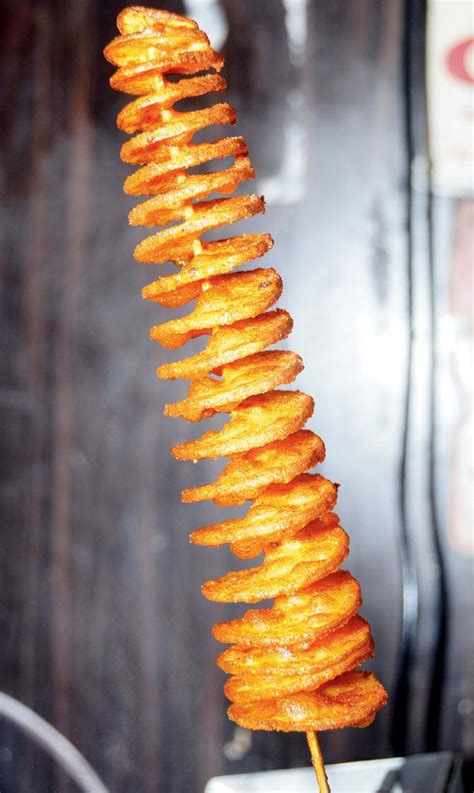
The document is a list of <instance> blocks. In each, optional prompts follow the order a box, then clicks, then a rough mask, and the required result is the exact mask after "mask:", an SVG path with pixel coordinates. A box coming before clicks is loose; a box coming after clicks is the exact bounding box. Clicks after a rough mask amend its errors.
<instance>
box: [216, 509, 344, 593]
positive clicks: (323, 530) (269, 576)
mask: <svg viewBox="0 0 474 793" xmlns="http://www.w3.org/2000/svg"><path fill="white" fill-rule="evenodd" d="M348 553H349V537H348V536H347V534H346V532H345V531H344V529H342V528H341V527H340V526H329V527H327V526H325V525H324V523H321V522H320V521H314V522H313V523H310V524H309V525H308V526H306V527H305V528H304V529H303V530H302V531H300V532H298V534H296V535H295V536H294V537H292V538H290V539H288V540H282V542H281V543H278V544H277V545H272V546H270V547H268V548H267V549H266V550H265V560H264V562H263V564H261V565H260V567H253V568H250V569H248V570H238V571H236V572H231V573H226V575H224V576H222V578H217V579H215V580H214V581H207V583H205V584H203V586H202V587H201V591H202V594H203V595H204V597H206V598H207V599H208V600H215V601H218V602H222V603H258V601H259V600H265V599H267V598H273V597H277V596H278V595H283V594H285V595H287V594H290V593H292V592H297V591H298V590H299V589H303V588H304V587H306V586H309V585H310V584H312V583H313V582H314V581H319V580H320V579H321V578H324V577H325V576H327V575H329V574H330V573H334V572H335V571H336V570H337V569H338V568H339V566H340V565H341V563H342V562H343V561H344V559H345V558H346V556H347V554H348Z"/></svg>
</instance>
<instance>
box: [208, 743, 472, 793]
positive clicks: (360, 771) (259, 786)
mask: <svg viewBox="0 0 474 793" xmlns="http://www.w3.org/2000/svg"><path fill="white" fill-rule="evenodd" d="M461 766H462V760H461V758H460V757H459V755H456V754H453V753H452V752H435V753H433V754H418V755H411V756H410V757H391V758H388V759H387V760H369V761H365V762H362V763H342V764H340V765H329V766H326V771H327V775H328V781H329V784H330V786H331V793H403V792H404V791H405V793H409V791H410V793H434V791H436V793H462V790H463V787H462V781H461ZM316 790H317V783H316V777H315V775H314V771H313V769H312V768H293V769H291V770H290V771H266V772H265V773H262V774H239V775H238V776H225V777H224V776H221V777H216V778H215V779H211V781H210V782H208V784H207V786H206V790H205V791H204V793H316Z"/></svg>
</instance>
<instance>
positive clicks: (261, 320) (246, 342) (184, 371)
mask: <svg viewBox="0 0 474 793" xmlns="http://www.w3.org/2000/svg"><path fill="white" fill-rule="evenodd" d="M292 326H293V321H292V319H291V317H290V315H289V314H288V313H287V312H286V311H282V310H281V309H276V311H269V312H268V313H266V314H260V316H259V317H255V319H244V320H241V321H240V322H236V323H235V324H234V325H230V326H229V327H225V326H224V327H221V328H218V329H217V330H216V331H215V332H214V333H213V334H212V335H211V337H210V339H209V342H208V344H207V347H206V349H205V350H203V351H202V352H200V353H198V354H197V355H194V356H193V357H192V358H186V359H185V360H183V361H175V362H174V363H167V364H164V365H163V366H160V367H159V368H158V369H157V375H158V377H161V378H163V379H164V380H175V379H176V378H178V377H184V378H185V379H187V380H195V379H196V378H199V377H202V376H203V375H206V374H209V372H213V371H215V370H216V369H219V368H220V367H221V366H225V365H226V364H228V363H232V362H233V361H237V360H239V359H240V358H244V357H247V356H249V355H252V354H253V353H255V352H260V351H261V350H263V349H265V347H268V346H269V345H270V344H275V342H277V341H281V339H284V338H285V337H286V336H288V334H289V333H290V332H291V328H292Z"/></svg>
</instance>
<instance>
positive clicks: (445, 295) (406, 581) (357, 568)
mask: <svg viewBox="0 0 474 793" xmlns="http://www.w3.org/2000/svg"><path fill="white" fill-rule="evenodd" d="M1 5H2V10H3V12H4V13H3V14H2V16H3V22H2V38H3V42H2V48H1V50H0V63H1V70H2V71H1V76H2V105H1V110H2V124H1V131H0V134H1V153H2V159H3V168H2V192H3V209H2V233H3V238H2V245H1V267H2V280H1V297H2V309H3V310H2V321H1V332H2V347H3V348H4V352H3V355H2V362H1V374H2V388H1V391H0V395H1V403H2V419H3V422H2V423H3V424H4V429H3V432H2V435H1V458H0V464H1V468H2V484H1V496H2V521H1V525H2V533H1V555H0V596H1V600H0V637H1V639H0V642H1V652H0V688H1V689H3V690H4V691H6V692H7V693H9V694H11V695H12V696H14V697H16V698H18V699H19V700H21V701H22V702H24V703H25V704H27V705H29V706H31V707H32V708H33V709H34V710H36V711H37V712H38V713H39V714H41V715H42V716H43V717H44V718H46V719H47V720H48V721H50V722H52V723H53V724H54V725H55V726H56V727H57V728H58V729H59V730H60V731H61V732H62V733H63V734H64V735H66V736H67V737H68V738H69V739H70V740H71V741H72V742H73V744H74V745H75V746H76V747H77V748H78V749H79V750H80V751H81V752H82V753H83V754H84V755H85V757H86V758H87V759H88V760H89V762H90V763H91V764H92V765H93V766H94V768H95V769H96V771H97V772H98V773H99V775H100V776H101V778H102V779H103V780H104V782H105V783H106V784H107V786H108V787H109V788H110V790H111V791H114V793H139V792H140V793H141V791H143V792H144V793H157V791H159V792H160V793H185V792H186V793H202V790H203V787H204V784H205V782H206V780H207V779H208V778H209V777H211V776H213V775H215V774H220V773H237V772H241V771H251V770H264V769H270V768H279V767H287V766H300V765H306V764H307V763H308V753H307V749H306V745H305V741H304V738H303V737H302V736H300V735H297V734H293V735H279V734H276V733H267V734H266V733H254V734H252V735H250V734H246V733H243V731H241V730H238V729H237V730H236V729H235V725H233V724H231V723H230V722H228V721H227V719H226V715H225V707H226V703H225V699H224V695H223V693H222V683H223V677H224V676H223V675H222V674H221V672H220V671H219V670H218V669H217V668H216V666H215V664H214V659H215V656H216V654H217V652H218V650H219V648H218V645H217V643H216V642H214V640H213V639H212V638H211V636H210V628H211V625H212V624H213V623H214V622H215V621H218V620H221V619H223V618H226V617H228V616H230V614H231V613H236V609H235V608H234V607H230V606H229V607H227V606H217V605H215V604H210V603H208V602H206V601H204V600H203V599H202V598H201V596H200V593H199V586H200V583H201V582H202V581H203V580H206V579H207V578H209V577H215V576H217V575H221V574H222V573H223V572H224V571H225V570H226V569H228V568H229V567H231V566H232V565H234V566H235V564H236V562H235V560H232V558H231V556H230V554H229V552H228V551H226V550H219V551H209V550H207V551H206V550H203V549H198V548H192V547H191V546H190V545H189V543H188V540H187V534H188V531H189V530H190V529H192V528H195V527H197V526H200V525H203V524H205V523H211V522H213V521H215V520H218V519H219V515H222V514H223V513H222V511H221V510H218V509H217V508H214V507H212V506H209V505H207V504H205V505H203V506H201V505H198V506H194V507H189V506H184V505H181V504H180V502H179V491H180V489H182V488H183V487H185V486H188V487H189V486H191V485H192V484H193V483H195V484H197V483H200V482H204V481H206V479H207V478H208V477H209V476H211V475H212V472H213V471H212V470H211V469H214V468H215V466H212V465H211V464H209V465H208V466H207V468H208V470H207V471H206V463H201V464H200V465H199V466H194V467H193V466H192V465H190V464H188V465H186V464H183V463H176V462H174V461H173V459H172V458H171V457H170V456H169V452H168V450H169V447H170V446H171V445H172V444H175V443H177V442H179V441H181V442H182V441H184V440H185V439H186V438H188V437H191V436H192V434H196V431H197V430H196V428H195V427H194V428H193V427H192V426H186V425H185V424H184V423H183V422H178V421H174V422H173V421H170V420H167V419H164V418H163V417H162V406H163V404H164V403H165V402H171V401H175V400H176V399H177V398H178V397H179V395H181V394H183V393H184V390H185V384H184V383H179V382H178V383H176V384H173V383H162V382H158V381H156V380H155V377H154V369H155V367H156V365H157V364H158V363H159V362H162V361H164V360H165V359H166V358H168V359H171V358H172V357H174V354H168V353H166V352H164V351H163V350H161V349H160V348H158V347H157V346H156V345H154V344H153V343H152V342H149V341H147V334H148V328H149V326H150V325H151V324H153V323H156V321H157V320H159V319H163V318H164V316H165V314H166V313H167V312H165V310H164V309H161V308H160V307H158V306H155V305H153V304H146V303H142V302H141V301H140V296H139V293H140V288H141V287H142V286H143V285H144V284H145V283H147V282H148V281H149V280H152V279H153V278H156V277H157V269H156V268H155V267H149V268H148V269H147V267H146V266H145V267H143V266H138V265H136V264H135V263H134V262H133V260H132V256H131V251H132V248H133V247H134V245H135V244H136V242H137V241H138V240H139V239H141V238H142V236H143V231H142V230H137V229H130V228H129V227H128V225H127V212H128V210H129V208H130V206H131V204H132V203H133V202H132V201H131V200H130V199H129V198H127V197H126V196H124V195H123V193H122V182H123V179H124V177H125V176H126V175H127V173H129V172H130V168H129V167H127V166H125V165H123V164H122V163H121V162H120V160H119V147H120V145H121V142H122V140H123V136H122V135H121V134H120V133H119V132H118V131H117V130H116V127H115V117H116V114H117V112H118V110H119V109H120V108H121V107H122V106H123V104H124V103H125V101H126V99H125V97H123V95H118V94H116V93H114V92H113V91H112V90H111V89H110V88H109V85H108V78H109V76H110V74H111V73H112V69H111V67H110V65H109V64H107V63H106V62H105V61H104V59H103V56H102V48H103V46H104V45H105V44H106V43H107V42H108V41H109V40H110V39H111V38H112V37H113V36H114V35H116V29H115V17H116V14H117V12H118V11H119V10H120V9H121V8H122V7H123V5H124V4H123V3H120V2H115V0H76V2H65V1H64V0H63V2H60V0H57V1H56V2H54V0H36V1H35V0H31V2H30V1H29V0H21V1H20V0H16V1H13V0H3V2H2V3H1ZM160 5H161V7H164V8H167V9H170V10H175V11H179V12H183V11H184V12H185V13H188V14H189V15H190V16H196V13H197V12H199V16H198V21H199V22H200V23H201V25H202V26H203V27H205V28H206V20H208V21H209V26H210V27H208V28H206V29H207V30H208V32H209V33H210V34H211V39H212V35H215V36H216V38H217V41H216V46H220V45H221V42H220V40H219V36H220V33H219V30H220V28H221V32H222V34H223V37H224V44H223V51H224V54H225V55H226V67H225V76H226V77H227V79H228V82H229V87H230V90H229V92H228V100H229V101H230V102H231V103H233V104H235V106H236V107H237V109H238V111H239V124H238V130H239V132H240V133H242V134H244V135H245V137H246V138H247V141H248V145H249V149H250V153H251V156H252V159H253V162H254V165H255V168H256V171H257V174H258V179H257V183H256V187H255V188H252V189H255V191H256V192H257V193H260V192H262V193H264V194H265V195H266V196H267V199H268V207H267V214H266V215H265V217H264V218H263V219H257V220H254V221H252V223H251V224H247V225H246V226H245V230H250V226H251V228H252V230H260V229H262V230H263V229H264V230H268V231H270V232H271V234H272V235H273V236H274V238H275V241H276V246H275V248H274V250H273V251H272V253H271V254H270V255H269V256H268V257H267V259H266V262H267V264H272V265H275V266H276V267H277V268H278V269H279V271H280V273H281V275H282V277H283V280H284V283H285V287H286V289H285V293H284V299H283V301H282V305H283V306H284V307H286V308H288V309H289V310H290V312H291V314H292V315H293V317H294V319H295V330H294V332H293V334H292V337H291V339H290V346H291V348H292V349H294V350H295V351H297V352H299V353H300V354H302V355H303V357H304V360H305V364H306V369H305V372H304V373H303V375H302V376H301V377H300V379H299V380H298V385H299V387H300V388H303V389H304V390H307V391H309V392H310V393H312V394H313V395H314V396H315V398H316V411H315V415H314V417H313V419H312V421H311V423H310V426H311V427H312V428H314V429H315V430H316V431H317V432H318V433H319V434H320V435H321V436H322V437H323V438H324V439H325V441H326V445H327V448H328V455H327V461H326V463H325V465H324V467H323V471H324V472H326V473H327V475H328V476H330V477H331V478H333V479H334V480H335V481H338V482H341V483H342V487H341V489H340V499H339V504H338V513H339V514H340V515H341V517H342V519H343V525H344V526H345V528H346V529H347V530H348V532H349V533H350V535H351V539H352V551H351V557H350V559H349V562H348V567H349V568H350V570H351V572H352V573H353V574H354V575H355V576H356V577H357V578H358V579H359V580H360V582H361V585H362V588H363V593H364V607H363V612H362V613H363V615H364V616H365V617H366V618H367V619H368V620H369V621H370V622H371V625H372V629H373V633H374V637H375V641H376V647H377V655H376V658H375V660H374V661H373V662H372V663H371V664H370V667H371V668H373V669H375V670H376V671H377V674H378V675H379V676H380V678H381V679H382V681H383V682H384V684H385V685H386V687H387V688H388V690H389V692H390V694H391V702H390V705H389V706H388V707H387V708H386V709H385V710H384V711H383V712H382V713H381V714H380V715H379V716H378V717H377V719H376V721H375V723H374V724H373V726H371V727H370V728H368V729H366V730H359V731H358V730H345V731H340V732H337V733H326V734H323V736H322V744H323V750H324V753H325V758H326V760H327V761H328V762H338V761H345V760H356V759H362V758H375V757H384V756H388V755H392V754H395V753H411V752H418V751H426V750H434V749H436V748H443V749H455V750H457V751H462V752H464V753H465V755H466V756H469V755H470V753H471V752H472V750H473V730H474V728H473V725H472V718H471V719H470V718H469V717H470V716H471V714H472V710H473V708H474V704H473V700H472V692H471V694H469V688H468V681H469V677H468V672H469V670H468V668H467V664H468V642H469V641H470V639H469V636H470V634H471V633H472V622H471V623H470V622H469V620H470V617H469V614H470V608H471V595H472V578H471V577H470V574H469V573H470V568H469V562H468V560H467V558H466V557H465V556H463V554H462V553H461V550H460V549H459V548H458V547H457V546H456V542H455V538H453V537H452V536H451V535H450V531H449V525H450V522H449V521H450V517H449V515H450V512H449V510H450V507H449V505H450V504H451V502H452V498H453V496H452V493H453V492H454V491H455V484H456V483H455V482H454V483H453V478H452V475H451V463H452V459H453V454H454V451H453V448H452V440H451V439H452V436H453V432H454V430H455V429H456V426H457V425H458V424H459V421H460V419H459V414H460V408H459V407H458V410H457V412H456V410H454V411H451V412H450V411H449V410H446V404H447V401H448V402H449V399H451V400H452V399H453V398H454V399H455V403H456V405H457V404H458V403H457V402H456V399H458V397H459V399H460V396H459V394H458V391H459V390H460V386H459V383H457V382H456V378H455V376H454V374H453V368H452V363H453V361H452V356H453V354H454V349H455V345H456V334H455V333H452V332H451V333H447V332H446V325H445V324H443V323H444V320H445V318H446V317H448V318H449V317H451V318H452V317H454V319H456V311H457V308H456V304H455V301H454V303H453V298H452V294H453V292H452V282H453V267H454V264H453V262H454V260H455V256H454V253H453V252H454V250H455V248H456V245H457V246H458V248H459V245H461V246H462V245H463V244H464V245H465V243H463V239H464V237H463V229H465V227H466V224H467V223H468V222H469V217H470V215H472V206H471V205H470V204H469V203H468V202H456V201H454V200H451V199H441V198H433V197H432V196H431V195H430V191H429V169H428V161H427V157H426V155H427V150H426V144H427V141H426V133H425V120H424V119H425V114H424V97H423V62H424V28H425V9H424V6H423V3H419V2H409V1H408V0H407V2H402V0H308V3H307V6H306V14H304V13H302V12H303V11H304V8H305V5H304V3H303V2H298V1H297V0H293V2H290V1H289V0H288V2H287V3H286V6H285V5H284V4H283V2H281V0H258V1H257V0H253V2H252V1H251V0H222V2H221V4H220V5H218V3H217V2H216V3H212V2H202V0H201V2H193V3H187V4H184V3H180V2H178V1H177V2H162V3H161V4H160ZM285 8H286V11H285ZM218 12H220V16H216V14H218ZM285 13H286V19H285ZM305 20H306V21H305ZM217 23H219V24H217ZM305 24H306V28H305ZM219 26H220V28H219ZM226 31H227V32H226ZM221 38H222V37H221ZM414 162H416V166H417V174H418V179H417V182H416V184H415V180H414V178H413V167H412V166H413V163H414ZM420 173H421V177H422V178H421V182H420V178H419V177H420ZM420 184H421V189H420ZM415 187H416V188H417V189H415ZM455 327H456V326H455ZM453 394H454V397H453ZM461 412H462V411H461ZM226 514H227V515H228V514H229V513H228V512H227V513H226ZM416 594H418V596H419V609H418V619H417V609H416V604H415V602H414V599H413V596H414V595H416ZM403 605H404V606H405V619H404V620H403V619H402V613H403V612H402V608H403ZM237 611H239V609H237ZM74 789H75V788H74ZM0 790H1V792H2V793H16V792H17V791H22V792H23V791H34V793H51V791H61V793H62V791H66V790H73V785H72V784H69V783H67V781H66V779H65V777H64V776H63V775H61V774H60V773H59V772H58V770H57V768H56V767H55V766H54V764H53V762H52V761H50V760H49V758H48V757H47V756H46V754H45V753H43V752H42V751H41V750H39V749H38V748H36V747H35V746H34V744H33V743H32V742H31V741H30V740H27V739H26V738H25V737H24V736H23V735H22V734H21V732H20V731H18V730H17V729H16V728H14V727H13V726H11V725H10V724H9V723H8V722H7V721H6V720H1V719H0Z"/></svg>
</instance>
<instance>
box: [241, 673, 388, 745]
mask: <svg viewBox="0 0 474 793" xmlns="http://www.w3.org/2000/svg"><path fill="white" fill-rule="evenodd" d="M387 699H388V697H387V692H386V691H385V689H384V687H383V686H382V685H381V683H379V681H378V680H377V678H376V677H375V675H373V674H371V673H370V672H355V671H353V672H346V673H345V674H343V675H341V676H340V677H337V678H336V679H335V680H331V681H330V682H329V683H326V684H324V685H323V686H321V687H320V688H318V689H317V691H311V692H308V691H305V692H302V693H299V694H293V695H291V696H288V697H283V698H282V699H272V700H267V701H263V702H254V703H251V704H248V705H240V704H234V705H231V706H230V708H229V709H228V711H227V713H228V716H229V718H230V719H231V720H232V721H235V722H237V724H239V725H240V726H241V727H245V728H246V729H248V730H281V731H283V732H290V731H301V732H308V731H309V730H336V729H341V728H342V727H362V726H364V727H365V726H367V724H369V723H370V721H372V719H373V718H374V716H375V714H376V713H377V711H378V710H380V708H381V707H383V706H384V705H385V704H386V703H387Z"/></svg>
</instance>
